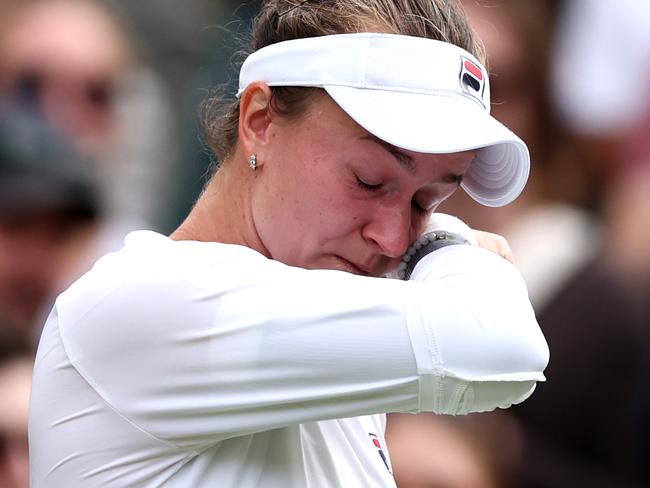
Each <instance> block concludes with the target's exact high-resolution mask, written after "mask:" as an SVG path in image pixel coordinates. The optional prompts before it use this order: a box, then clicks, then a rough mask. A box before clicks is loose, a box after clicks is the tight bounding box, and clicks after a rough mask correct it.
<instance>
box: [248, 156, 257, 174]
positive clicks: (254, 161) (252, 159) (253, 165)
mask: <svg viewBox="0 0 650 488" xmlns="http://www.w3.org/2000/svg"><path fill="white" fill-rule="evenodd" d="M248 166H250V168H251V169H252V170H253V171H255V170H256V169H257V156H256V155H255V154H251V157H250V158H248Z"/></svg>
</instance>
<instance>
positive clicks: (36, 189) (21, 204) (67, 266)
mask: <svg viewBox="0 0 650 488" xmlns="http://www.w3.org/2000/svg"><path fill="white" fill-rule="evenodd" d="M87 169H88V168H87V167H86V166H85V164H84V162H83V161H81V160H80V159H78V157H76V156H75V155H74V154H73V153H72V152H71V151H69V150H67V149H66V148H65V147H64V145H63V143H62V142H61V141H60V140H59V139H58V138H57V137H55V135H54V134H53V132H52V131H51V130H50V128H49V126H47V124H46V123H45V122H44V121H42V120H41V119H39V118H36V117H34V116H33V115H31V114H26V113H24V112H22V111H18V110H15V109H12V110H9V109H7V108H5V109H4V110H0V316H2V317H4V320H5V321H6V322H8V323H11V324H14V326H15V327H17V328H20V329H23V330H26V329H29V328H31V327H33V326H34V325H35V323H36V322H39V321H40V319H41V318H42V317H41V315H40V314H41V312H43V311H44V310H45V309H47V308H49V307H50V306H51V303H50V300H51V299H53V297H54V296H56V294H58V293H59V292H60V291H61V290H62V289H63V287H65V286H67V285H68V284H69V282H70V279H72V278H73V277H74V276H72V275H73V274H74V272H75V271H74V270H75V268H76V266H77V260H78V259H79V257H80V252H79V251H80V249H82V248H83V246H84V245H85V244H86V243H87V241H88V236H89V235H90V234H92V232H93V231H94V229H95V225H96V223H97V222H98V220H97V219H98V215H99V206H98V202H97V197H96V194H95V192H94V187H93V186H92V183H91V182H90V179H89V177H88V174H87V171H86V170H87Z"/></svg>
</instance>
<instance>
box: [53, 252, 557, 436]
mask: <svg viewBox="0 0 650 488" xmlns="http://www.w3.org/2000/svg"><path fill="white" fill-rule="evenodd" d="M170 245H174V244H170ZM176 245H180V244H176ZM231 247H232V246H231ZM455 247H456V248H458V249H456V250H454V251H447V252H442V251H444V250H441V251H439V252H437V253H434V254H436V255H437V254H438V253H439V256H436V257H435V263H433V262H432V263H430V264H432V265H434V267H435V268H437V269H439V270H442V271H437V272H436V273H437V274H435V275H434V274H433V272H432V271H429V270H428V267H427V266H428V264H427V263H429V260H428V258H429V257H427V258H425V259H423V260H422V263H421V264H419V265H418V267H417V268H416V271H417V273H415V274H417V276H416V280H421V281H411V282H401V281H397V280H390V279H382V278H365V277H359V276H353V275H350V274H347V273H343V272H338V271H324V270H320V271H316V270H314V271H308V270H303V269H298V268H292V267H288V266H285V265H282V264H280V263H277V262H274V261H270V260H267V259H265V258H263V257H261V256H260V255H258V254H256V253H252V252H250V251H246V252H243V251H242V252H238V253H234V254H233V253H230V254H228V253H226V254H227V255H228V257H227V258H224V259H212V261H211V262H208V263H207V264H206V262H205V260H201V259H194V260H189V261H188V260H185V261H184V260H181V259H174V256H168V255H162V256H157V255H156V253H155V252H151V253H149V254H137V253H136V255H135V257H133V258H129V257H128V252H129V251H122V252H120V253H118V254H116V255H113V256H109V257H107V258H104V260H103V261H100V263H99V264H98V265H97V266H96V267H95V268H94V269H93V271H91V272H90V273H89V274H88V275H86V276H85V277H84V278H82V280H80V281H79V282H77V283H76V284H75V285H74V286H73V287H72V288H71V289H70V290H69V291H67V292H66V293H64V294H63V295H61V296H60V297H59V299H58V301H57V305H56V306H57V310H58V314H59V324H60V331H61V339H62V342H63V344H64V347H65V350H66V353H67V354H68V357H69V359H70V361H71V363H72V364H73V365H74V366H75V367H76V369H77V370H78V371H79V373H80V374H81V375H82V376H83V377H84V378H85V379H86V381H87V382H88V383H89V384H90V385H91V386H92V387H93V388H94V389H95V390H96V391H97V392H98V393H99V394H100V395H101V396H102V397H103V398H104V400H105V401H107V402H108V403H109V404H110V405H111V406H112V407H113V408H114V409H115V410H116V411H118V412H119V413H120V414H122V415H124V416H125V417H126V418H128V419H129V420H130V421H131V422H133V423H134V424H136V425H138V426H139V427H140V428H141V429H143V430H145V431H147V432H149V433H151V434H152V435H155V436H156V437H158V438H161V439H165V440H169V441H171V442H175V443H178V444H179V445H185V446H192V445H201V444H204V443H206V442H216V441H219V440H223V439H226V438H229V437H234V436H238V435H244V434H248V433H253V432H258V431H263V430H269V429H273V428H278V427H282V426H286V425H290V424H296V423H301V422H306V421H314V420H324V419H330V418H345V417H351V416H357V415H364V414H373V413H380V412H394V411H402V412H417V411H435V412H441V413H464V412H468V411H474V410H486V409H493V408H496V407H505V406H508V405H510V404H511V403H513V402H517V401H521V400H523V399H524V398H525V397H526V396H527V395H528V394H530V392H531V391H532V388H533V387H534V384H535V382H536V381H539V380H543V379H544V377H543V375H542V370H543V369H544V367H545V365H546V362H547V359H548V350H547V349H546V343H545V341H544V339H543V337H542V335H541V332H540V331H539V328H538V327H537V324H536V322H535V318H534V315H533V313H532V310H531V309H530V304H529V302H528V299H527V297H526V293H525V286H524V285H523V282H522V281H521V278H520V277H519V275H518V274H517V273H516V271H513V270H512V269H511V267H510V265H509V264H507V263H506V262H505V261H504V260H502V259H501V258H497V259H498V261H497V260H495V259H493V258H492V257H491V256H490V253H487V254H486V252H483V251H482V250H480V249H476V248H470V247H469V246H455ZM222 248H224V245H216V246H213V247H211V248H210V249H211V250H212V249H222ZM201 252H203V251H201ZM211 252H212V251H211ZM199 254H200V252H199ZM213 254H216V255H220V254H223V253H220V252H213ZM495 258H496V256H495ZM461 261H462V262H470V263H474V264H481V265H480V266H475V267H474V268H472V267H471V266H465V265H462V264H461ZM161 263H171V264H161ZM454 269H457V270H459V271H458V272H456V271H452V270H454ZM445 270H446V271H445ZM493 273H500V274H502V275H503V276H502V277H501V278H500V281H499V283H500V284H499V287H495V286H492V285H493V282H492V279H493Z"/></svg>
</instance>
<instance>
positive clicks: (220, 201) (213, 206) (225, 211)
mask: <svg viewBox="0 0 650 488" xmlns="http://www.w3.org/2000/svg"><path fill="white" fill-rule="evenodd" d="M242 168H243V170H242ZM252 180H253V174H252V172H251V171H250V169H249V168H248V166H247V165H246V164H245V163H244V164H237V161H236V160H232V161H226V162H224V163H223V167H222V168H220V169H219V170H218V171H217V173H216V174H215V175H214V176H213V177H212V179H211V180H210V182H209V183H208V185H207V186H206V188H205V189H204V191H203V193H202V194H201V196H200V197H199V199H198V201H197V202H196V205H195V206H194V208H193V209H192V211H191V212H190V214H189V215H188V216H187V218H186V219H185V220H184V221H183V223H182V224H181V225H180V226H179V227H178V229H176V230H175V231H174V232H173V233H172V234H171V235H170V237H171V238H172V239H174V240H177V241H181V240H192V241H201V242H222V243H225V244H239V245H242V246H246V247H250V248H251V249H254V250H256V251H258V252H260V253H262V254H264V255H265V256H268V255H269V253H268V251H267V250H266V248H265V247H264V245H263V243H262V241H261V239H260V237H259V235H258V234H257V229H256V228H255V222H254V220H253V216H252V206H251V184H252Z"/></svg>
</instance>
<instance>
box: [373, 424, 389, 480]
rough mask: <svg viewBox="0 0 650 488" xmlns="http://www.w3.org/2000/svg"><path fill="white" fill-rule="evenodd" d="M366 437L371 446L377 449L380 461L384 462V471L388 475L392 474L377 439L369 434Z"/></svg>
mask: <svg viewBox="0 0 650 488" xmlns="http://www.w3.org/2000/svg"><path fill="white" fill-rule="evenodd" d="M368 435H369V436H370V440H371V441H372V444H373V445H374V446H375V448H376V449H377V452H378V453H379V457H381V460H382V461H383V462H384V465H386V469H387V470H388V472H389V473H390V474H393V472H392V471H391V470H390V465H389V464H388V459H387V458H386V454H385V453H384V450H383V449H382V447H381V441H380V440H379V437H377V436H376V435H375V434H371V433H368Z"/></svg>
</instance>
